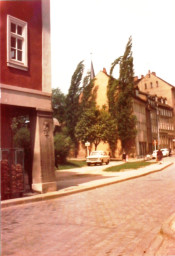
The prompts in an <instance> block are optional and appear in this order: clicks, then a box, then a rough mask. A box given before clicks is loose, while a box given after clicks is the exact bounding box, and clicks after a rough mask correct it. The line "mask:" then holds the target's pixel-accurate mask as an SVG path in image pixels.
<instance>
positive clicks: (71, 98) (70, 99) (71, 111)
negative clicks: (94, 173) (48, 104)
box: [65, 61, 84, 155]
mask: <svg viewBox="0 0 175 256" xmlns="http://www.w3.org/2000/svg"><path fill="white" fill-rule="evenodd" d="M83 72H84V64H83V61H81V62H80V63H79V64H78V65H77V68H76V70H75V72H74V74H73V76H72V79H71V85H70V88H69V91H68V94H67V97H66V115H65V119H66V126H67V128H68V133H69V136H70V137H71V139H72V141H73V142H74V145H75V149H77V147H78V141H77V138H76V137H75V126H76V124H77V121H78V118H79V110H80V109H79V97H80V93H81V87H80V85H81V81H82V77H83ZM75 155H76V152H75Z"/></svg>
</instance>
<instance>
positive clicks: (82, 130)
mask: <svg viewBox="0 0 175 256" xmlns="http://www.w3.org/2000/svg"><path fill="white" fill-rule="evenodd" d="M114 133H115V134H116V124H115V122H114V121H113V120H112V118H111V116H110V114H109V112H108V111H106V110H104V109H102V110H99V109H96V107H94V108H87V109H86V111H84V112H83V114H82V116H81V119H80V120H79V122H78V123H77V125H76V128H75V134H76V137H77V139H78V140H80V141H82V142H83V143H85V142H86V141H89V142H90V143H91V144H94V145H95V150H96V149H97V146H98V145H99V143H100V142H101V141H103V142H109V141H112V140H115V141H116V138H114V137H115V136H112V134H114Z"/></svg>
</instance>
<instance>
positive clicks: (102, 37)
mask: <svg viewBox="0 0 175 256" xmlns="http://www.w3.org/2000/svg"><path fill="white" fill-rule="evenodd" d="M50 3H51V51H52V87H53V88H60V90H61V91H62V92H63V93H67V92H68V89H69V87H70V82H71V77H72V75H73V73H74V71H75V69H76V66H77V64H78V63H79V62H80V61H81V60H84V61H85V62H84V64H85V66H86V69H87V70H88V69H90V61H91V58H92V61H93V65H94V70H95V74H97V73H98V72H99V71H101V70H102V69H103V67H105V68H106V70H107V72H109V70H110V67H111V63H112V62H113V61H114V60H115V59H116V58H118V57H119V56H121V55H122V54H123V53H124V50H125V47H126V44H127V42H128V39H129V37H130V36H132V43H133V47H132V51H133V58H134V73H135V76H139V77H140V76H141V75H146V74H147V72H148V70H150V71H151V72H153V71H154V72H156V74H157V76H159V77H160V78H162V79H164V80H166V81H167V82H169V83H171V84H172V85H174V86H175V64H174V61H175V0H64V1H63V0H50ZM91 53H92V55H91ZM114 77H118V72H117V70H116V71H115V70H114Z"/></svg>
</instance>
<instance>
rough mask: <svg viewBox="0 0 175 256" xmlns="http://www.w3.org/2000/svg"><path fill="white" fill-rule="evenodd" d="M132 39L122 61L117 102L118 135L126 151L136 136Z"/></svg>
mask: <svg viewBox="0 0 175 256" xmlns="http://www.w3.org/2000/svg"><path fill="white" fill-rule="evenodd" d="M131 49H132V38H131V37H130V38H129V41H128V43H127V45H126V49H125V52H124V55H123V57H122V58H121V61H120V75H119V82H118V95H117V101H116V112H117V128H118V135H119V138H120V139H121V142H122V147H123V148H124V150H126V151H128V148H129V147H130V144H131V143H132V142H133V139H134V138H135V136H136V117H135V115H134V114H133V102H132V101H133V95H134V69H133V57H132V50H131Z"/></svg>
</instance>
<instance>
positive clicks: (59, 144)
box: [54, 129, 72, 167]
mask: <svg viewBox="0 0 175 256" xmlns="http://www.w3.org/2000/svg"><path fill="white" fill-rule="evenodd" d="M54 147H55V166H56V167H58V165H59V164H62V163H65V162H66V158H67V156H68V154H69V152H70V150H71V148H72V141H71V138H70V137H69V136H68V135H67V131H66V129H63V130H62V131H61V132H58V133H56V134H55V136H54Z"/></svg>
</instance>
